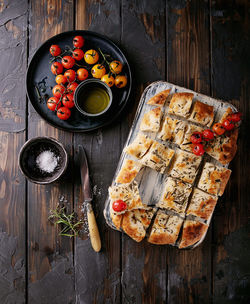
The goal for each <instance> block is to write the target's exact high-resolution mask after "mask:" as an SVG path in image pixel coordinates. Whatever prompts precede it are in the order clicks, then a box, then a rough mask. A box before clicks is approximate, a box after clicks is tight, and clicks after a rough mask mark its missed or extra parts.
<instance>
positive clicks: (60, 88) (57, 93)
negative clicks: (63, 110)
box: [52, 84, 65, 98]
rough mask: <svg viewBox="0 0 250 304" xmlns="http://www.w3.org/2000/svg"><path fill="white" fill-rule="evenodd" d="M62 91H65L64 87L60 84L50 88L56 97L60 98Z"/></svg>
mask: <svg viewBox="0 0 250 304" xmlns="http://www.w3.org/2000/svg"><path fill="white" fill-rule="evenodd" d="M64 91H65V87H64V86H62V85H61V84H57V85H55V86H54V88H53V89H52V93H53V95H54V96H55V97H57V98H61V97H62V95H63V93H64Z"/></svg>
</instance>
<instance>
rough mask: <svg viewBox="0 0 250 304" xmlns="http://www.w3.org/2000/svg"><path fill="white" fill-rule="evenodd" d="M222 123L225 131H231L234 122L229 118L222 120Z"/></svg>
mask: <svg viewBox="0 0 250 304" xmlns="http://www.w3.org/2000/svg"><path fill="white" fill-rule="evenodd" d="M222 125H223V127H224V129H226V130H227V131H231V130H233V129H234V127H235V125H234V123H232V121H230V120H229V119H226V120H224V121H223V124H222Z"/></svg>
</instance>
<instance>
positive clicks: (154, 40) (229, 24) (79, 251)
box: [0, 0, 250, 304]
mask: <svg viewBox="0 0 250 304" xmlns="http://www.w3.org/2000/svg"><path fill="white" fill-rule="evenodd" d="M249 10H250V6H249V4H248V1H247V0H236V1H231V0H224V1H223V0H221V1H208V0H207V1H205V0H204V1H199V0H197V1H177V0H175V1H174V0H173V1H163V0H154V1H143V0H141V1H133V0H106V1H104V0H99V1H97V0H88V1H87V0H86V1H80V0H78V1H77V0H75V1H73V0H67V1H66V0H65V1H59V0H58V1H56V0H50V1H38V0H37V1H34V0H30V1H25V0H16V1H11V0H4V1H3V0H2V1H1V2H0V11H1V14H0V25H1V27H0V30H1V32H0V33H1V42H0V45H1V57H0V61H1V65H0V69H1V74H0V75H1V76H0V82H1V90H0V303H1V304H12V303H25V302H27V303H31V304H34V303H35V304H36V303H41V304H45V303H48V304H50V303H54V304H56V303H60V304H62V303H67V304H69V303H177V304H178V303H182V304H183V303H204V304H205V303H220V304H221V303H237V304H238V303H250V302H249V299H250V281H249V276H250V268H249V248H250V246H249V243H248V242H247V241H248V239H247V233H248V231H249V226H247V214H248V211H247V206H249V204H248V203H249V191H248V189H247V188H249V185H250V178H249V177H250V174H249V148H250V145H249V143H250V139H249V138H250V137H249V127H250V125H249V117H250V107H249V105H250V102H249V95H250V90H249V87H250V86H249V66H250V65H249V63H250V61H249V52H250V47H249V20H248V18H249ZM73 29H89V30H92V31H96V32H99V33H102V34H105V35H107V36H108V37H109V38H110V39H111V40H113V41H114V42H115V43H117V44H118V45H119V46H120V47H121V48H122V50H123V51H124V52H125V54H126V55H127V57H128V59H129V62H130V64H131V66H132V69H133V80H134V88H133V91H132V94H131V98H130V104H129V106H128V107H127V109H126V111H125V112H124V113H123V114H122V115H121V116H120V118H119V119H118V120H117V121H116V122H115V123H113V124H112V125H110V126H109V127H106V128H103V129H100V130H98V131H95V132H92V133H88V134H73V133H67V132H64V131H61V130H58V129H56V128H54V127H52V126H50V125H48V124H47V123H46V122H45V121H44V120H42V119H41V118H40V117H39V115H38V114H37V113H36V112H35V110H34V109H33V107H32V106H31V104H30V102H29V101H28V100H27V98H26V93H25V72H26V69H27V64H28V62H29V60H30V58H31V56H32V54H33V53H34V52H35V50H36V49H37V47H38V46H39V45H40V44H41V43H42V42H43V41H45V40H46V39H48V38H50V37H51V36H53V35H55V34H58V33H60V32H63V31H67V30H73ZM160 79H166V80H167V81H169V82H172V83H175V84H177V85H180V86H184V87H187V88H190V89H193V90H195V91H198V92H200V93H203V94H207V95H211V96H213V97H216V98H221V99H223V100H230V101H231V102H232V103H233V104H234V105H235V106H237V107H238V108H239V110H240V111H242V112H243V113H244V121H243V124H242V128H241V130H240V139H239V147H238V153H237V156H236V157H235V159H234V161H233V162H232V163H231V169H232V170H233V174H232V176H231V179H230V182H229V185H228V186H227V189H226V193H225V194H224V196H223V197H222V198H221V199H220V200H219V203H218V205H217V207H216V210H215V213H214V216H213V220H212V223H211V226H210V228H209V231H208V235H207V237H206V239H205V241H204V242H203V244H202V245H200V246H199V247H198V248H196V249H194V250H190V251H180V250H178V249H176V248H172V247H168V246H153V245H150V244H148V243H147V241H143V242H142V243H139V244H137V243H136V242H134V241H133V240H131V239H130V238H129V237H127V236H126V235H122V234H121V233H119V232H115V231H113V230H111V229H110V228H109V227H108V226H107V225H106V224H105V220H104V217H103V214H102V211H103V206H104V201H105V198H106V195H107V187H108V185H109V184H110V182H111V180H112V177H113V174H114V171H115V168H116V165H117V162H118V159H119V156H120V153H121V151H122V148H123V145H124V143H125V140H126V137H127V135H128V132H129V129H130V126H131V122H132V120H133V117H134V114H135V111H136V108H137V104H138V101H139V98H140V95H141V93H142V91H143V89H144V88H145V86H146V85H147V84H149V83H150V82H152V81H155V80H160ZM45 135H46V136H52V137H54V138H57V139H59V141H60V142H62V143H63V144H64V145H65V147H66V149H67V151H68V152H69V154H70V156H71V161H70V168H69V170H68V172H67V174H66V176H65V177H64V178H63V180H62V181H61V182H60V183H57V184H52V185H49V186H40V185H35V184H32V183H29V182H27V181H26V180H25V178H24V177H23V176H22V174H21V172H20V171H19V169H18V162H17V156H18V153H19V150H20V148H21V146H22V145H23V144H24V143H25V141H26V140H27V139H29V138H32V137H35V136H45ZM79 144H81V145H84V147H85V149H86V151H87V155H88V159H89V162H90V170H91V177H92V181H93V185H94V193H95V198H94V207H95V212H96V214H97V221H98V225H99V228H100V234H101V239H102V251H101V253H99V254H97V253H95V252H93V250H92V248H91V245H90V241H89V239H88V237H87V236H86V237H85V238H84V239H80V238H76V239H69V238H66V237H59V236H58V229H57V228H56V227H55V226H53V225H51V224H50V223H49V222H48V220H47V217H48V214H49V210H50V209H51V208H55V207H56V205H57V204H58V202H59V200H63V201H64V202H65V204H66V205H67V206H68V207H69V208H70V209H71V210H73V208H74V209H75V210H77V208H78V206H79V205H80V203H81V196H80V195H81V194H80V180H79V174H78V167H77V166H76V162H75V161H76V155H77V147H78V145H79Z"/></svg>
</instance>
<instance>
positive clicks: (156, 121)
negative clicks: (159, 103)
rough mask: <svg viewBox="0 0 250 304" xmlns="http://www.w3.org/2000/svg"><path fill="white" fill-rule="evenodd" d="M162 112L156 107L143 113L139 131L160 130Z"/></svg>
mask: <svg viewBox="0 0 250 304" xmlns="http://www.w3.org/2000/svg"><path fill="white" fill-rule="evenodd" d="M161 117H162V110H161V108H160V107H157V108H155V109H153V110H150V111H149V112H147V113H145V114H144V116H143V118H142V122H141V125H140V130H141V131H150V132H158V130H159V129H160V124H161Z"/></svg>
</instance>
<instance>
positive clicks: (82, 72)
mask: <svg viewBox="0 0 250 304" xmlns="http://www.w3.org/2000/svg"><path fill="white" fill-rule="evenodd" d="M76 73H77V79H78V80H80V81H83V80H85V79H87V78H88V77H89V72H88V71H87V70H86V69H84V68H81V69H78V70H77V72H76Z"/></svg>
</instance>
